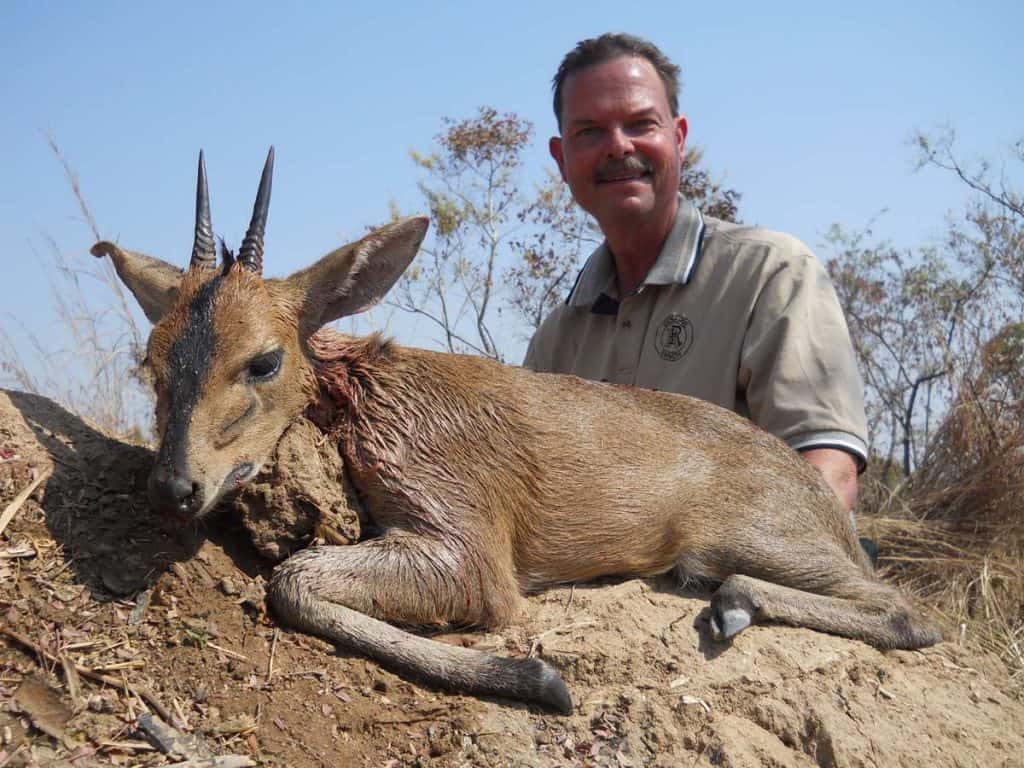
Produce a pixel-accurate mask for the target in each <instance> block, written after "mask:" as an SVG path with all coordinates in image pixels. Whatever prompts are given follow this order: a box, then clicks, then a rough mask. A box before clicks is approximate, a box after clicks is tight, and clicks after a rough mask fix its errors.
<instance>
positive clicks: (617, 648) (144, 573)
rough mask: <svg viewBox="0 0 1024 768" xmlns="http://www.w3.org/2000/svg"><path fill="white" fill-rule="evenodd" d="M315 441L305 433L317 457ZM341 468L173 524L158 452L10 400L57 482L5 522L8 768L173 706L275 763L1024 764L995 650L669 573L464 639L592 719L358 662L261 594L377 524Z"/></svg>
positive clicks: (25, 453) (538, 606)
mask: <svg viewBox="0 0 1024 768" xmlns="http://www.w3.org/2000/svg"><path fill="white" fill-rule="evenodd" d="M297 439H298V440H299V442H298V443H295V444H293V447H292V448H291V449H288V448H284V449H283V450H285V451H287V450H292V451H293V454H292V455H293V457H294V458H296V459H308V458H309V456H310V452H309V451H308V450H305V449H302V447H301V440H302V439H305V438H297ZM321 459H322V460H321V461H319V462H312V463H311V462H309V461H301V462H299V464H301V465H302V466H304V467H306V469H305V470H303V471H302V472H297V473H296V472H293V473H291V474H289V473H288V472H285V473H283V474H282V473H281V472H280V471H277V474H275V475H270V476H267V477H264V478H262V480H261V483H260V484H258V485H257V486H255V487H253V488H251V489H249V490H248V491H247V495H246V497H245V498H243V499H242V500H241V501H240V502H239V503H238V504H237V505H236V507H235V508H234V509H229V510H228V511H227V512H226V514H225V515H223V516H222V518H221V519H220V520H219V521H218V522H216V523H214V524H211V525H210V526H208V527H207V528H206V529H203V530H196V529H190V530H184V531H183V530H174V529H170V528H168V527H167V526H166V525H165V524H164V523H162V522H161V521H159V520H157V519H155V518H154V517H152V516H151V515H150V513H149V512H148V508H147V506H146V504H145V493H144V488H145V477H146V473H147V472H148V464H149V461H150V455H149V452H148V451H147V450H145V449H144V448H138V447H132V446H128V445H125V444H123V443H119V442H117V441H114V440H110V439H109V438H107V437H105V436H103V435H101V434H99V433H98V432H96V431H94V430H92V429H91V428H90V427H89V426H88V425H86V424H84V423H83V422H82V421H80V420H79V419H78V418H76V417H75V416H73V415H71V414H69V413H67V412H65V411H63V410H61V409H60V408H58V407H57V406H55V405H53V404H52V403H50V402H48V401H46V400H43V399H41V398H37V397H33V396H30V395H24V394H17V393H8V394H4V393H3V392H0V510H3V509H4V508H5V507H7V505H8V504H9V503H10V502H11V501H12V500H15V499H16V497H17V496H18V495H19V492H21V491H22V490H23V489H25V488H26V487H28V486H30V485H31V484H32V482H33V480H34V478H35V479H38V478H40V477H44V476H45V475H46V473H47V472H49V473H51V474H50V475H49V476H48V477H45V479H43V480H42V481H41V482H40V483H39V485H38V486H37V487H36V489H35V490H34V491H32V493H31V494H30V496H29V497H28V498H27V500H25V501H24V502H23V503H21V504H20V505H19V506H18V507H17V509H16V511H15V512H14V515H13V518H12V519H11V520H10V522H9V523H8V524H7V526H6V529H5V530H4V532H3V533H2V534H0V628H2V630H3V631H2V632H0V742H2V743H0V765H11V766H19V765H46V766H62V765H68V766H71V765H73V766H76V768H81V767H82V766H90V765H110V764H120V765H137V766H157V765H164V764H167V763H169V762H173V761H174V760H176V759H180V758H177V757H173V756H172V755H167V754H164V753H163V752H161V751H159V750H158V749H156V748H155V747H154V746H153V745H152V742H153V741H157V742H161V739H160V738H159V736H152V735H151V736H150V738H149V739H144V738H143V736H142V734H143V732H147V733H150V734H152V733H153V729H152V728H151V727H149V726H148V725H146V724H147V723H149V722H150V721H149V720H148V719H147V718H144V717H140V714H142V713H143V712H144V711H145V710H147V709H148V710H153V711H156V712H158V713H160V715H161V717H162V718H163V719H164V720H166V721H168V722H169V723H170V724H171V725H172V726H174V728H176V729H177V731H179V732H180V733H179V734H177V735H178V736H179V737H180V739H181V741H182V742H184V743H186V746H185V747H181V746H179V747H177V748H174V747H173V746H171V745H168V744H164V749H165V750H169V751H171V752H172V753H173V752H174V751H175V749H177V750H178V751H179V752H194V754H197V755H204V754H205V755H221V756H225V755H238V756H246V757H248V758H250V759H251V760H252V761H254V763H255V764H259V765H279V766H285V765H287V766H321V765H324V766H326V765H331V766H336V765H353V766H392V767H397V766H567V765H568V766H575V765H579V766H584V765H595V766H648V765H650V766H679V765H683V766H709V765H716V766H761V765H770V766H805V765H806V766H814V765H818V766H920V765H928V766H934V767H936V768H937V767H938V766H963V765H985V766H1024V758H1022V755H1024V735H1022V730H1024V727H1022V726H1024V705H1022V704H1021V702H1019V701H1016V700H1014V699H1013V698H1011V697H1010V696H1008V695H1007V693H1006V691H1007V690H1008V685H1007V680H1006V676H1005V673H1004V672H1002V671H1001V669H1000V667H999V665H998V664H994V663H992V662H991V660H989V659H986V658H979V657H973V656H969V655H968V654H967V653H966V652H964V651H962V650H960V649H958V648H957V646H956V645H954V644H951V643H946V644H943V645H940V646H938V647H936V648H931V649H927V650H925V651H920V652H889V653H881V652H878V651H876V650H874V649H872V648H870V647H868V646H865V645H863V644H861V643H857V642H852V641H848V640H843V639H839V638H835V637H831V636H827V635H822V634H817V633H814V632H810V631H807V630H802V629H790V628H784V627H754V628H752V629H750V630H749V631H747V632H744V633H743V634H742V635H740V636H739V637H738V638H737V640H736V642H734V643H733V644H732V645H731V646H729V647H727V648H723V647H720V646H715V645H713V644H711V643H710V642H709V641H708V633H707V623H706V618H705V617H706V604H707V603H706V598H707V596H706V595H681V594H679V593H678V592H677V591H676V590H675V589H674V587H673V585H672V584H671V583H669V582H668V581H667V580H664V579H651V580H637V579H634V580H627V581H617V582H607V583H603V584H600V585H586V586H577V587H575V588H565V589H557V590H552V591H549V592H546V593H544V594H542V595H539V596H536V597H533V598H530V599H529V600H528V601H527V609H526V611H525V612H524V613H523V615H522V616H521V617H520V618H519V620H518V621H517V623H515V624H514V625H513V626H511V627H509V628H507V629H506V630H503V631H502V632H500V633H491V634H483V633H472V634H449V635H442V636H440V637H439V639H442V640H445V641H447V642H452V643H460V644H463V645H468V646H472V647H476V648H485V649H489V650H493V651H495V652H497V653H501V654H508V655H525V654H528V653H533V654H539V655H542V656H543V657H544V658H545V659H547V660H548V661H550V662H551V663H552V664H553V665H555V666H556V667H557V668H558V669H559V670H560V671H561V672H562V674H563V676H564V677H565V680H566V682H567V684H568V685H569V687H570V689H571V690H572V692H573V695H574V699H575V701H576V710H575V712H574V714H573V715H571V716H569V717H551V716H546V715H543V714H540V713H538V712H536V711H531V710H530V709H528V708H526V707H523V706H521V705H517V704H510V703H508V702H499V701H478V700H475V699H471V698H466V697H462V696H454V695H448V694H442V693H438V692H436V691H433V690H429V689H424V688H421V687H419V686H417V685H415V684H412V683H409V682H406V681H404V680H401V679H399V678H397V677H395V676H394V675H391V674H390V673H388V672H385V671H383V670H381V669H380V668H379V667H377V666H376V665H375V664H372V663H369V662H367V661H365V660H363V659H361V658H358V657H349V656H346V655H344V654H340V655H339V654H338V653H337V652H336V651H335V649H334V648H333V647H332V646H330V645H329V644H327V643H324V642H322V641H320V640H317V639H314V638H310V637H307V636H304V635H300V634H295V633H291V632H289V631H288V630H286V629H284V628H278V627H277V625H276V624H275V623H274V622H273V620H272V619H271V618H270V617H268V616H266V615H265V613H264V609H263V599H262V584H263V583H264V580H265V579H266V578H267V576H268V574H269V572H270V568H271V563H270V561H269V560H267V559H266V558H265V557H264V556H261V554H260V553H261V552H262V553H263V554H264V555H272V556H280V555H283V554H286V553H287V552H288V551H291V550H292V549H294V548H296V547H298V546H303V545H305V544H306V543H307V541H308V540H309V539H310V538H311V537H312V536H314V535H320V536H323V537H327V538H332V537H336V538H338V539H340V540H343V541H344V540H351V539H352V538H353V537H354V536H355V533H356V528H355V527H354V519H353V517H352V514H351V513H350V512H349V509H350V506H349V503H348V502H347V501H346V499H345V497H344V492H343V490H342V491H338V490H337V488H335V486H334V485H333V481H334V480H336V479H338V478H339V476H342V475H341V473H342V470H341V467H340V465H337V464H332V463H331V454H330V451H329V450H327V451H326V452H325V453H323V454H322V455H321ZM310 467H312V468H310ZM332 488H333V489H334V490H333V491H332V490H331V489H332ZM325 489H327V490H325ZM330 493H333V494H334V497H333V498H328V496H329V494H330ZM282 505H284V506H286V507H289V508H290V509H291V510H292V517H291V518H289V519H288V520H286V521H284V522H282V521H281V520H280V519H279V517H277V516H276V512H275V511H276V510H279V509H281V507H282ZM320 505H326V509H327V511H328V512H329V513H330V514H329V515H328V516H327V517H325V518H324V519H323V520H320V523H321V526H320V530H319V531H317V530H316V528H315V525H314V523H316V522H317V520H318V518H319V514H320V511H323V510H320ZM318 510H320V511H318ZM102 680H106V682H105V683H104V682H102ZM161 743H163V742H161ZM209 764H213V763H209ZM220 764H221V765H230V764H232V763H231V761H224V760H222V762H221V763H220ZM233 764H236V765H241V764H249V763H246V762H242V761H235V762H234V763H233Z"/></svg>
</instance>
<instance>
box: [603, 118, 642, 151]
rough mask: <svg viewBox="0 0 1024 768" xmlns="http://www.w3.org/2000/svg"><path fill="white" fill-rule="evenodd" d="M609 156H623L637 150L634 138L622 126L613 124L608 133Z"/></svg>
mask: <svg viewBox="0 0 1024 768" xmlns="http://www.w3.org/2000/svg"><path fill="white" fill-rule="evenodd" d="M607 137H608V146H607V151H608V157H614V158H621V157H626V156H627V155H631V154H633V153H634V152H635V151H636V148H635V147H634V146H633V139H632V138H631V137H630V135H629V134H628V133H627V132H626V131H625V130H623V128H622V126H618V125H616V126H613V127H612V128H611V129H610V130H609V131H608V133H607Z"/></svg>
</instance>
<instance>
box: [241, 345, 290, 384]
mask: <svg viewBox="0 0 1024 768" xmlns="http://www.w3.org/2000/svg"><path fill="white" fill-rule="evenodd" d="M282 356H283V352H282V351H281V350H280V349H275V350H274V351H273V352H267V353H265V354H262V355H258V356H257V357H254V358H253V359H252V360H250V361H249V368H248V371H247V373H248V376H249V380H250V381H267V380H268V379H272V378H274V376H276V375H277V373H278V371H280V370H281V358H282Z"/></svg>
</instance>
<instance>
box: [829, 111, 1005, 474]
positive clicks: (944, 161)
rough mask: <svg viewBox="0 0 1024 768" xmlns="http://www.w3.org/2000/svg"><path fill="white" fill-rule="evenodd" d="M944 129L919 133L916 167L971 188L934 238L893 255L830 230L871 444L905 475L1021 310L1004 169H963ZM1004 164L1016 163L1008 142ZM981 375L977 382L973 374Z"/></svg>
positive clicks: (833, 270)
mask: <svg viewBox="0 0 1024 768" xmlns="http://www.w3.org/2000/svg"><path fill="white" fill-rule="evenodd" d="M954 142H955V135H954V134H953V133H952V132H949V131H947V132H944V133H942V134H940V135H939V136H938V137H937V138H932V137H929V136H926V135H924V134H918V136H917V137H916V145H917V147H918V149H919V153H920V154H919V158H918V161H919V166H920V167H921V168H927V167H933V168H937V169H941V170H944V171H948V172H952V173H954V174H956V176H957V177H958V178H960V179H961V180H962V181H963V182H964V183H965V184H966V185H967V186H968V188H969V189H970V190H971V191H972V192H973V193H975V195H974V197H973V199H972V200H971V201H970V202H969V203H968V206H967V208H966V210H965V212H964V213H963V214H962V215H961V216H960V217H958V218H956V219H953V220H951V222H950V224H949V227H948V230H947V234H946V237H945V239H944V241H943V242H941V243H938V244H935V245H930V246H925V247H919V248H916V249H907V250H899V249H895V248H892V247H890V246H889V245H887V244H885V243H881V244H879V243H872V242H871V233H870V230H866V231H864V232H861V233H854V234H851V233H848V232H844V231H843V230H841V229H840V228H838V227H834V228H833V229H832V231H831V232H830V234H829V238H828V239H829V241H830V242H831V244H832V245H833V247H834V249H835V251H836V253H835V256H834V257H833V258H832V259H831V260H830V262H829V265H828V266H829V272H830V274H831V276H832V280H833V283H834V284H835V286H836V290H837V292H838V294H839V298H840V301H841V303H842V304H843V308H844V309H845V311H846V315H847V319H848V321H849V323H850V330H851V336H852V337H853V341H854V348H855V350H856V353H857V356H858V358H859V362H860V368H861V373H862V374H863V376H864V379H865V387H866V395H867V406H868V416H869V426H870V431H871V435H872V440H873V449H874V450H875V451H877V452H880V453H881V455H883V456H885V465H886V466H889V465H892V464H893V463H894V462H895V461H896V454H897V453H899V454H900V456H899V466H900V469H901V473H902V474H903V475H904V476H909V475H910V474H911V472H912V471H913V470H914V468H915V467H916V466H918V465H919V464H920V462H921V461H922V459H923V457H924V456H925V454H926V452H927V451H928V450H929V448H930V444H931V439H932V438H933V437H934V435H935V434H936V428H937V426H938V425H939V424H940V423H941V422H942V421H943V419H944V418H945V417H946V414H947V412H948V409H949V408H950V407H951V405H953V404H954V403H955V402H961V401H962V400H963V392H962V388H963V387H964V386H969V385H970V383H971V382H974V381H977V380H979V375H980V371H981V369H982V368H983V367H984V366H985V364H986V363H985V361H986V359H987V358H986V355H985V350H986V349H989V348H990V346H989V345H990V342H991V341H992V340H993V339H995V338H997V337H998V336H999V334H1001V333H1003V332H1004V329H1006V328H1009V327H1011V326H1013V324H1014V323H1019V322H1020V320H1021V318H1022V317H1024V215H1022V213H1021V212H1022V210H1024V208H1022V200H1021V194H1020V192H1019V191H1018V190H1017V189H1015V188H1014V186H1013V185H1012V184H1011V183H1010V182H1009V181H1008V177H1007V173H1006V170H1005V169H1003V170H1002V171H1001V173H1000V174H999V179H998V181H993V172H992V168H991V166H990V164H989V163H987V162H984V161H982V162H980V163H978V164H977V165H976V166H975V167H973V168H968V167H967V166H966V165H965V164H964V163H963V162H962V161H961V160H960V159H959V158H958V157H957V154H956V152H955V151H954ZM1014 156H1015V159H1016V160H1017V161H1018V162H1019V161H1024V149H1022V143H1020V142H1018V144H1017V145H1015V148H1014ZM982 378H984V377H982Z"/></svg>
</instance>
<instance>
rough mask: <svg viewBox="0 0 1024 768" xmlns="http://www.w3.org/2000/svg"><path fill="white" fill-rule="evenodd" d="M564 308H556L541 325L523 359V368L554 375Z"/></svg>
mask: <svg viewBox="0 0 1024 768" xmlns="http://www.w3.org/2000/svg"><path fill="white" fill-rule="evenodd" d="M562 311H563V308H562V307H556V308H555V309H554V310H553V311H552V312H551V313H550V314H549V315H548V316H547V317H546V318H544V322H542V323H541V324H540V328H538V329H537V330H536V332H535V333H534V334H533V337H532V338H531V339H530V344H529V345H528V346H527V348H526V357H524V358H523V368H529V369H531V370H534V371H538V372H540V373H552V372H554V371H555V367H554V359H553V358H554V354H555V341H556V339H557V334H558V330H559V329H558V324H559V317H560V315H561V314H562Z"/></svg>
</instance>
